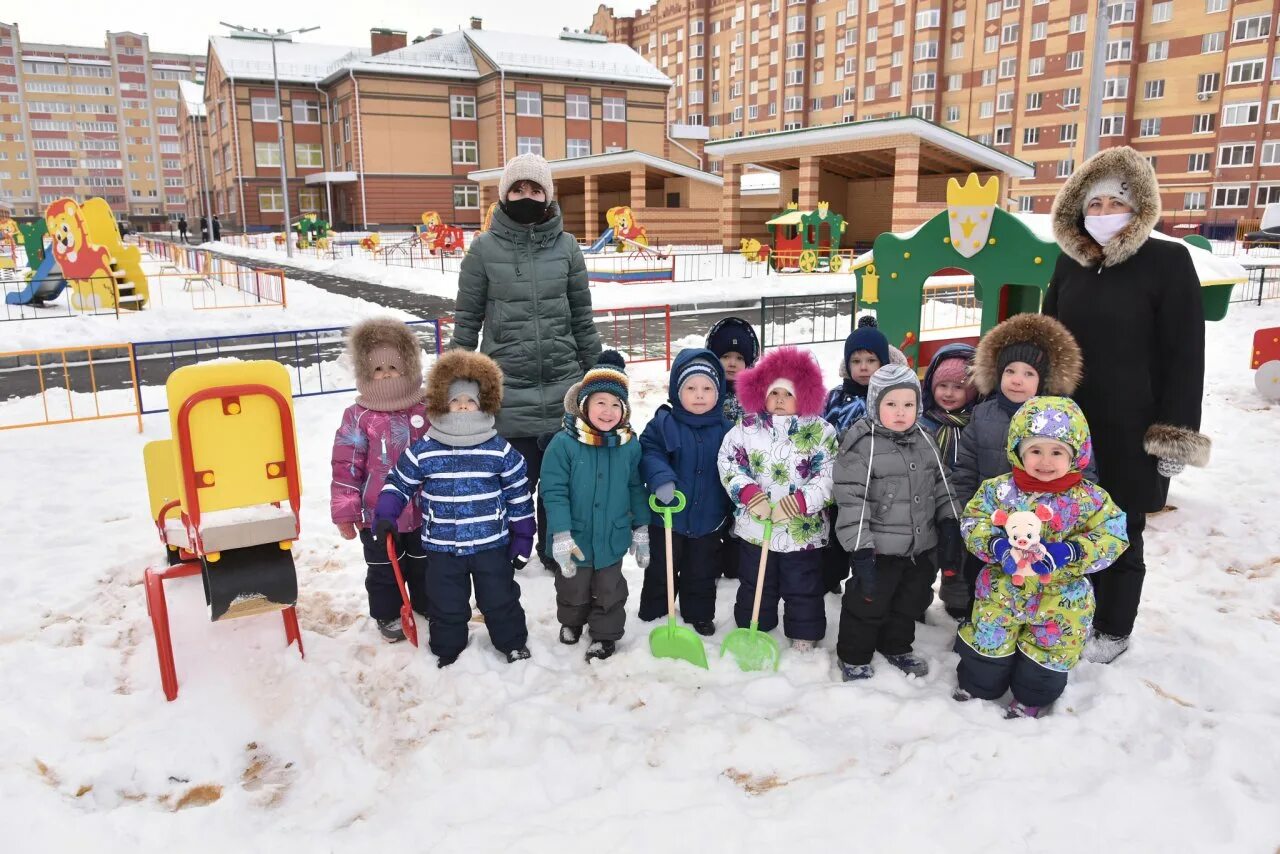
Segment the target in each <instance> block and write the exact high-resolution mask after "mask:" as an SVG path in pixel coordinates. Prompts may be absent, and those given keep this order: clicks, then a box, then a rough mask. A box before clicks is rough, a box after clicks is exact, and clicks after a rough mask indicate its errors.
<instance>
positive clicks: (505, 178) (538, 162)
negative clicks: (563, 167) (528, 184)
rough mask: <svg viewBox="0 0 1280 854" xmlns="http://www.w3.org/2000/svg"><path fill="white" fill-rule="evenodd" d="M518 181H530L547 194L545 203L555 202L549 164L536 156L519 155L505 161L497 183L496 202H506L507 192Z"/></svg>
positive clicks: (554, 191)
mask: <svg viewBox="0 0 1280 854" xmlns="http://www.w3.org/2000/svg"><path fill="white" fill-rule="evenodd" d="M520 181H532V182H533V183H535V184H537V185H538V186H539V187H541V188H542V189H543V190H544V191H545V192H546V194H547V201H548V202H551V201H555V198H556V185H555V182H554V181H552V180H551V164H550V163H548V162H547V161H546V160H544V159H543V158H542V157H541V156H540V155H537V154H521V155H519V156H517V157H513V158H511V159H510V160H508V161H507V166H506V168H505V169H503V170H502V178H501V179H499V181H498V201H500V202H505V201H506V200H507V191H508V190H510V189H511V186H512V185H513V184H517V183H519V182H520Z"/></svg>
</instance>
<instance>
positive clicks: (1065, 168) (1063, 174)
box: [1058, 125, 1076, 178]
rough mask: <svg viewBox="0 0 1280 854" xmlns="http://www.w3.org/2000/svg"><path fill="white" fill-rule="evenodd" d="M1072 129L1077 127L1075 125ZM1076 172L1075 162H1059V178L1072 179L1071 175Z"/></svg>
mask: <svg viewBox="0 0 1280 854" xmlns="http://www.w3.org/2000/svg"><path fill="white" fill-rule="evenodd" d="M1072 127H1075V125H1072ZM1074 171H1076V162H1075V161H1074V160H1059V161H1058V177H1059V178H1070V177H1071V173H1072V172H1074Z"/></svg>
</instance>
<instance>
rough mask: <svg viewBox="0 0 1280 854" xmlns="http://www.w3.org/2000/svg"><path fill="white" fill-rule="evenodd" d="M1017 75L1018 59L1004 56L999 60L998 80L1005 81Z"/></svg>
mask: <svg viewBox="0 0 1280 854" xmlns="http://www.w3.org/2000/svg"><path fill="white" fill-rule="evenodd" d="M1017 73H1018V58H1017V57H1014V56H1006V57H1005V58H1004V59H1002V60H1000V79H1001V80H1007V79H1009V78H1010V77H1013V76H1014V75H1016V74H1017Z"/></svg>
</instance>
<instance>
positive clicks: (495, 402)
mask: <svg viewBox="0 0 1280 854" xmlns="http://www.w3.org/2000/svg"><path fill="white" fill-rule="evenodd" d="M454 380H471V381H472V382H475V383H477V384H478V385H479V386H480V400H479V404H480V411H481V412H483V413H485V414H486V415H492V416H494V417H497V415H498V410H499V409H501V408H502V368H500V367H498V363H497V362H495V361H494V360H493V359H490V358H489V357H488V356H486V355H484V354H483V353H474V352H472V351H470V350H450V351H449V352H447V353H445V354H444V355H443V356H441V357H440V358H439V359H436V362H435V364H434V365H432V366H431V373H430V374H428V375H427V395H426V404H427V415H428V416H430V417H432V418H435V417H437V416H439V415H442V414H444V413H446V412H448V411H449V386H450V385H451V384H452V383H453V381H454Z"/></svg>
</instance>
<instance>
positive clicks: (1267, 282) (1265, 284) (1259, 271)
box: [1231, 266, 1280, 305]
mask: <svg viewBox="0 0 1280 854" xmlns="http://www.w3.org/2000/svg"><path fill="white" fill-rule="evenodd" d="M1245 271H1246V272H1247V273H1248V274H1249V281H1247V282H1245V283H1243V284H1239V285H1236V286H1235V287H1233V288H1232V289H1231V302H1233V303H1237V302H1252V303H1256V304H1258V305H1262V301H1263V300H1270V299H1280V266H1252V267H1251V266H1246V267H1245Z"/></svg>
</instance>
